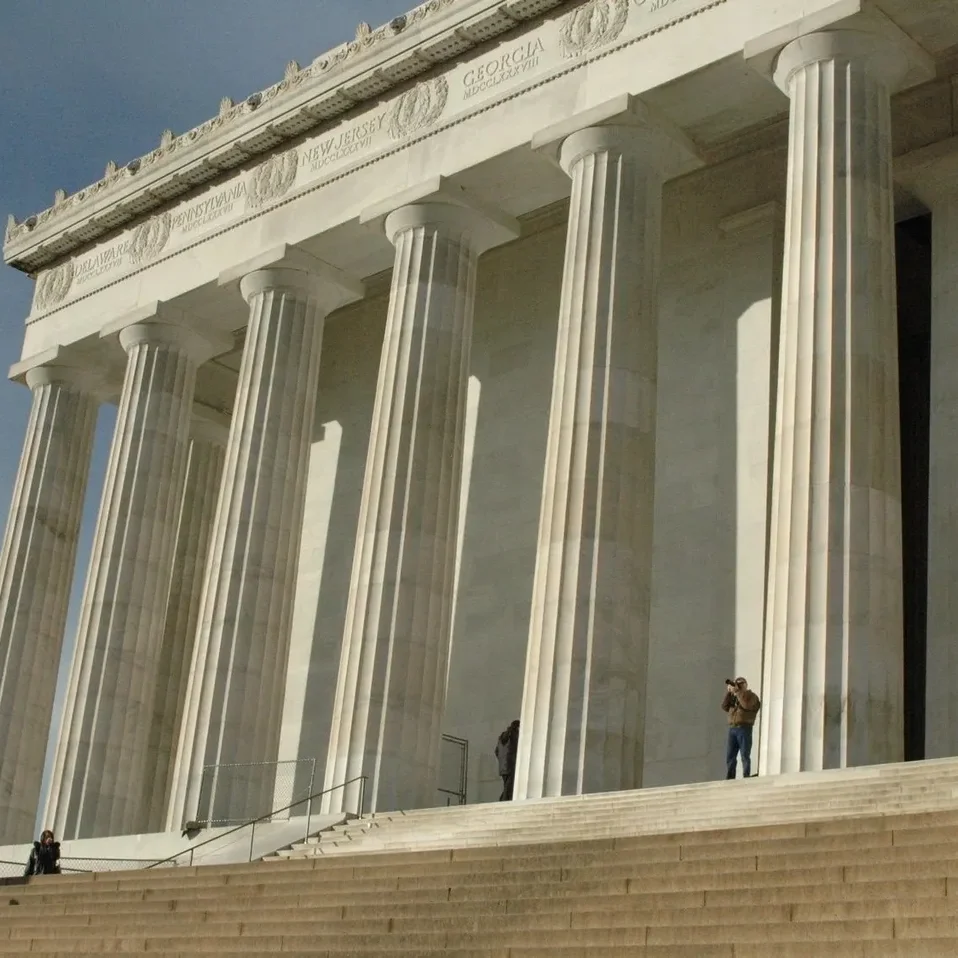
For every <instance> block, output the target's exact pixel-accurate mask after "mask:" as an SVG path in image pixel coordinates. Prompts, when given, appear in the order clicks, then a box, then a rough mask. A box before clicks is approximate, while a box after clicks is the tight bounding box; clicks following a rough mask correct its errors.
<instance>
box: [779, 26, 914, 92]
mask: <svg viewBox="0 0 958 958" xmlns="http://www.w3.org/2000/svg"><path fill="white" fill-rule="evenodd" d="M834 60H837V61H841V62H844V63H851V64H857V65H860V66H862V67H863V68H864V69H865V70H866V71H867V72H868V73H869V74H871V76H872V77H874V79H876V80H878V81H879V82H880V83H883V84H885V86H887V87H888V88H889V90H890V91H894V90H897V89H898V88H899V87H900V86H901V84H902V82H903V81H904V79H905V77H906V76H907V74H908V70H909V68H910V64H909V62H908V57H907V56H906V55H905V52H904V50H902V48H901V47H900V46H899V45H898V44H896V43H893V42H891V41H889V40H888V39H886V38H885V37H882V36H879V35H876V34H874V33H871V32H865V31H863V30H847V29H840V30H827V31H823V32H821V33H809V34H807V35H806V36H803V37H799V38H798V39H797V40H793V41H792V42H791V43H789V44H788V45H787V46H786V47H784V48H783V49H782V51H781V53H779V55H778V57H776V59H775V69H774V72H773V74H772V78H773V79H774V81H775V85H776V86H777V87H778V88H779V89H780V90H781V91H782V92H783V93H785V94H788V95H791V85H792V78H793V77H794V76H795V74H796V73H798V72H799V71H800V70H803V69H805V67H808V66H811V65H812V64H813V63H822V62H826V61H834Z"/></svg>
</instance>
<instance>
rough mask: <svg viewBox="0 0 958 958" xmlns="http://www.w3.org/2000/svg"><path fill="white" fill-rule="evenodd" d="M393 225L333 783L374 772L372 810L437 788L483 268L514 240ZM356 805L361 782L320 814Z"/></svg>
mask: <svg viewBox="0 0 958 958" xmlns="http://www.w3.org/2000/svg"><path fill="white" fill-rule="evenodd" d="M385 226H386V233H387V235H388V236H389V239H390V240H391V241H392V243H393V244H394V246H395V248H396V253H395V259H394V264H393V276H392V289H391V292H390V299H389V313H388V316H387V319H386V332H385V338H384V343H383V352H382V358H381V361H380V366H379V381H378V384H377V388H376V403H375V406H374V410H373V424H372V433H371V436H370V443H369V453H368V456H367V460H366V474H365V478H364V481H363V495H362V502H361V505H360V513H359V527H358V532H357V539H356V550H355V554H354V557H353V571H352V579H351V581H350V586H349V599H348V605H347V611H346V625H345V630H344V636H343V650H342V657H341V660H340V670H339V677H338V681H337V686H336V698H335V704H334V706H333V721H332V728H331V732H330V744H329V752H328V757H327V765H326V783H325V787H326V788H332V787H334V786H336V785H340V784H342V783H344V782H345V781H347V780H349V779H353V778H355V777H356V776H358V775H361V774H366V775H367V776H369V783H368V787H367V791H366V798H367V803H368V807H369V808H370V809H372V810H375V809H399V808H420V807H423V806H426V805H429V804H432V803H433V800H434V799H435V795H436V792H435V789H436V774H437V764H438V759H439V739H440V721H441V719H442V710H443V705H444V702H445V691H446V689H445V683H446V661H447V657H448V652H449V643H450V632H451V619H450V612H451V607H452V585H453V573H454V571H455V557H456V536H457V529H458V516H459V496H460V483H461V476H462V454H463V428H464V423H465V412H466V388H467V385H468V371H469V350H470V345H471V342H472V317H473V306H474V301H475V282H476V265H477V262H478V259H479V256H480V254H481V253H482V252H483V250H484V249H486V248H488V247H489V246H490V245H492V244H493V242H496V241H498V242H502V241H503V240H504V239H506V238H508V236H510V235H514V234H509V233H508V231H507V230H502V235H501V236H499V237H498V238H496V237H495V231H494V230H493V229H492V228H491V227H492V224H490V223H489V222H488V221H487V220H486V218H485V217H484V215H483V214H481V213H479V212H477V211H475V210H473V209H471V208H468V207H463V206H455V205H451V204H449V203H440V202H426V203H419V204H414V205H410V206H405V207H402V208H400V209H398V210H396V211H395V212H393V213H391V214H390V215H389V216H388V217H387V219H386V222H385ZM357 801H358V786H357V785H352V786H350V787H349V788H348V789H345V790H343V789H340V790H338V791H336V792H333V793H330V794H329V795H327V796H326V797H325V798H324V804H323V808H324V810H327V811H334V810H335V811H338V810H346V811H354V810H355V809H356V807H357Z"/></svg>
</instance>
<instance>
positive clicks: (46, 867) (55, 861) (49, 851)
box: [23, 842, 60, 875]
mask: <svg viewBox="0 0 958 958" xmlns="http://www.w3.org/2000/svg"><path fill="white" fill-rule="evenodd" d="M23 874H24V875H59V874H60V843H59V842H52V843H51V844H49V845H41V844H40V843H39V842H34V843H33V851H31V852H30V860H29V861H28V862H27V870H26V871H25V872H24V873H23Z"/></svg>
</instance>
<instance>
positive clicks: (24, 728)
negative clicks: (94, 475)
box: [0, 366, 98, 843]
mask: <svg viewBox="0 0 958 958" xmlns="http://www.w3.org/2000/svg"><path fill="white" fill-rule="evenodd" d="M26 381H27V385H28V386H29V387H30V390H31V392H32V393H33V405H32V407H31V410H30V420H29V423H28V425H27V435H26V439H25V440H24V444H23V453H22V455H21V457H20V469H19V472H18V473H17V480H16V484H15V485H14V487H13V502H12V504H11V506H10V516H9V519H8V520H7V531H6V536H5V538H4V542H3V552H2V553H0V842H8V843H12V842H23V841H26V840H27V839H28V838H29V837H30V836H31V835H32V833H33V824H34V820H35V818H36V815H37V805H38V803H39V799H40V785H41V780H42V778H43V764H44V758H45V756H46V749H47V737H48V735H49V733H50V720H51V716H52V712H53V699H54V694H55V692H56V686H57V671H58V668H59V664H60V649H61V646H62V644H63V630H64V627H65V625H66V617H67V605H68V603H69V599H70V588H71V586H72V584H73V572H74V562H75V560H76V550H77V540H78V538H79V533H80V518H81V515H82V513H83V500H84V496H85V494H86V484H87V476H88V474H89V471H90V455H91V452H92V449H93V436H94V431H95V428H96V418H97V406H98V400H97V398H96V396H95V393H94V391H93V388H92V387H93V383H92V380H91V377H90V375H89V374H88V373H86V372H83V371H81V370H76V369H67V368H63V367H56V366H41V367H37V368H35V369H31V370H30V371H29V372H28V373H27V374H26Z"/></svg>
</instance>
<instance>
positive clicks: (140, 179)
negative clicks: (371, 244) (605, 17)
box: [3, 0, 570, 273]
mask: <svg viewBox="0 0 958 958" xmlns="http://www.w3.org/2000/svg"><path fill="white" fill-rule="evenodd" d="M569 2H570V0H427V2H426V3H422V4H420V5H419V6H418V7H416V8H415V9H413V10H411V11H410V12H409V13H407V14H405V15H404V16H400V17H396V18H395V19H393V20H391V21H390V22H389V23H387V24H383V25H382V26H380V27H377V28H376V29H372V28H371V27H370V26H369V24H367V23H360V24H359V26H358V27H357V28H356V37H355V39H354V40H352V41H351V42H349V43H344V44H341V45H340V46H338V47H336V48H335V49H333V50H331V51H329V52H328V53H324V54H322V55H321V56H318V57H317V58H316V59H315V60H313V62H312V63H311V64H310V65H309V66H306V67H300V65H299V64H298V63H296V62H295V61H293V62H291V63H289V64H288V65H287V67H286V72H285V76H284V78H283V79H282V80H280V81H279V82H278V83H275V84H273V85H272V86H270V87H268V88H267V89H265V90H262V91H260V92H259V93H254V94H252V95H251V96H249V97H247V98H246V99H245V100H244V101H243V102H241V103H233V101H232V100H230V99H229V98H228V97H227V98H224V99H223V100H222V101H221V102H220V109H219V112H218V114H217V115H216V116H215V117H213V118H211V119H209V120H207V121H206V122H205V123H202V124H200V125H199V126H197V127H195V128H193V129H192V130H189V131H187V132H186V133H183V134H181V135H179V136H177V135H175V134H174V133H173V132H172V131H171V130H166V131H165V132H164V133H163V134H162V136H161V138H160V143H159V145H158V146H157V147H156V149H154V150H151V151H150V152H149V153H147V154H146V155H145V156H141V157H139V158H137V159H135V160H132V161H131V162H130V163H128V164H126V165H125V166H122V167H120V166H117V164H116V163H114V162H112V161H111V162H110V163H109V164H107V167H106V171H105V173H104V175H103V177H102V178H101V179H100V180H98V181H97V182H96V183H93V184H91V185H90V186H87V187H85V188H84V189H81V190H78V191H77V192H76V193H73V194H71V195H67V194H66V193H65V192H64V191H63V190H57V191H56V193H55V197H54V202H53V205H52V206H50V207H48V208H47V209H45V210H43V211H42V212H40V213H36V214H34V215H32V216H28V217H27V218H26V219H25V220H23V221H22V222H18V221H17V220H16V218H15V217H13V216H12V215H11V216H9V217H8V219H7V226H6V233H5V237H4V244H3V253H4V260H5V261H6V262H8V263H9V264H10V265H12V266H15V267H17V268H18V269H21V270H24V271H25V272H30V273H32V272H36V271H37V270H38V269H40V268H42V267H44V266H46V265H49V264H51V263H54V262H56V261H57V260H59V259H61V258H62V257H64V256H65V255H67V254H69V253H71V252H73V251H75V250H77V249H78V248H80V247H83V246H86V245H88V244H89V243H91V242H92V241H93V240H96V239H99V238H100V237H102V236H104V235H107V234H108V233H110V232H113V231H115V230H117V229H118V228H119V227H121V226H123V225H125V224H128V223H130V222H132V221H133V220H135V219H138V218H140V217H142V215H143V214H144V213H147V212H149V211H151V210H154V209H156V208H158V207H160V206H161V205H163V204H164V203H166V202H168V201H169V200H171V199H174V198H175V197H178V196H181V195H183V194H186V193H188V192H189V191H190V190H192V189H194V188H195V187H197V186H200V185H202V184H204V183H207V182H209V181H212V180H214V179H216V178H217V177H220V176H221V175H222V174H224V173H226V172H228V171H230V170H233V169H236V168H237V167H240V166H243V165H245V164H247V163H249V161H250V160H251V159H252V158H254V157H257V156H259V155H261V154H264V153H268V152H271V151H273V150H275V149H276V147H277V146H278V145H280V144H281V143H283V142H285V141H288V140H291V139H293V138H295V137H298V136H300V135H302V134H303V133H305V132H306V131H307V130H310V129H313V128H315V127H318V126H321V125H322V124H324V123H326V122H328V121H331V120H333V119H336V118H338V117H341V116H342V115H344V114H346V113H349V112H350V111H352V110H354V109H355V108H356V107H358V106H360V105H361V104H364V103H366V102H368V101H370V100H373V99H375V98H378V97H381V96H382V95H383V94H385V93H387V92H388V91H390V90H392V89H393V88H395V87H399V86H401V85H403V84H405V83H407V82H408V81H409V80H411V79H413V78H414V77H416V76H419V75H421V74H423V73H425V72H427V71H429V70H432V69H434V68H435V67H437V66H439V65H441V64H443V63H447V62H449V61H451V60H454V59H457V58H458V57H460V56H461V55H462V54H463V53H464V52H466V51H467V50H470V49H472V48H474V47H477V46H480V45H482V44H485V43H487V42H488V41H490V40H492V39H495V38H496V37H498V36H501V35H502V34H504V33H507V32H508V31H510V30H512V29H513V28H515V27H516V26H517V25H518V24H520V23H522V22H524V21H527V20H531V19H534V18H535V17H537V16H539V15H541V14H543V13H545V12H547V11H549V10H551V9H553V8H555V7H558V6H561V5H563V4H567V3H569Z"/></svg>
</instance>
